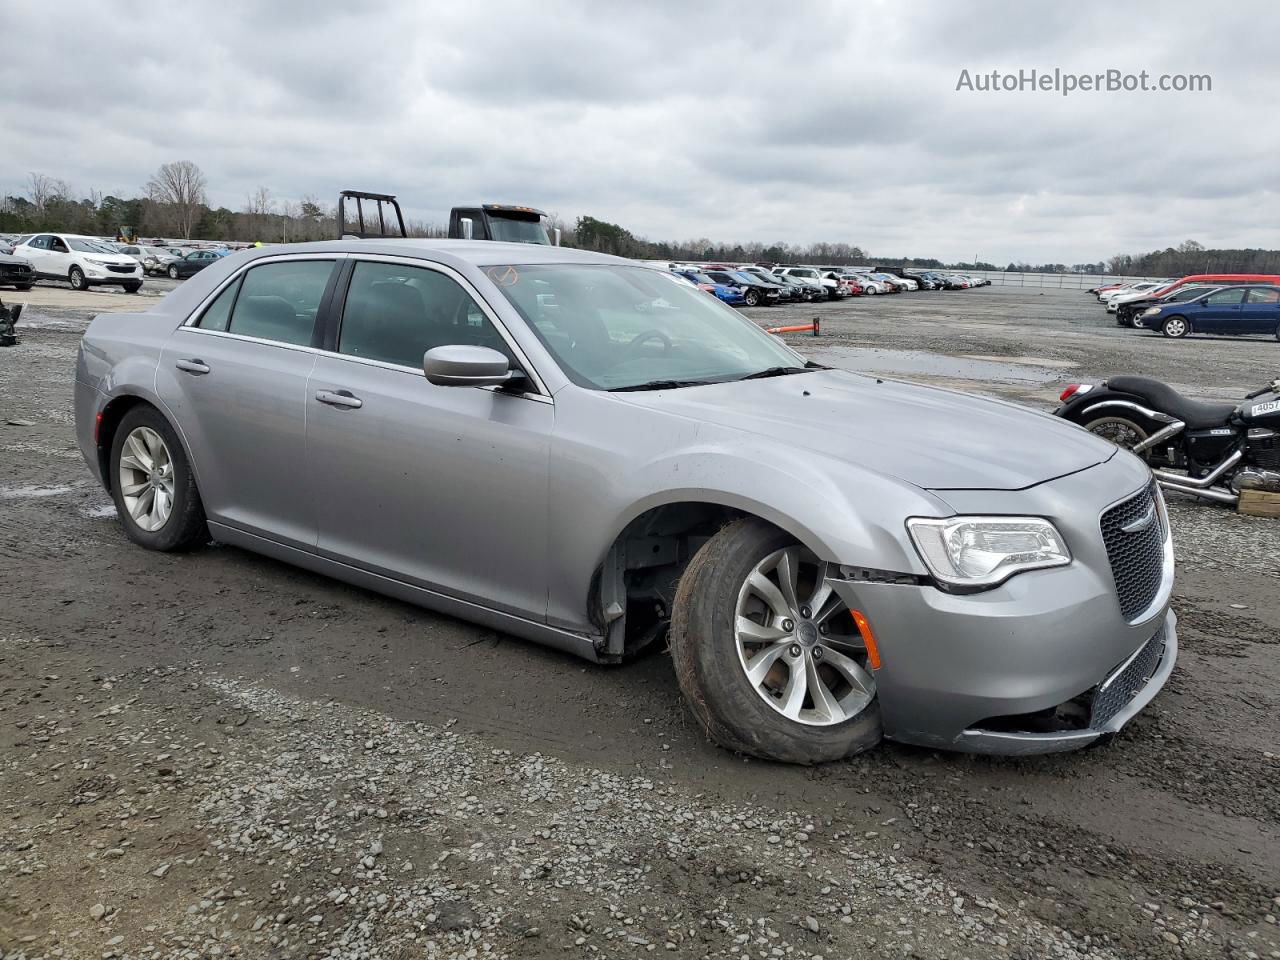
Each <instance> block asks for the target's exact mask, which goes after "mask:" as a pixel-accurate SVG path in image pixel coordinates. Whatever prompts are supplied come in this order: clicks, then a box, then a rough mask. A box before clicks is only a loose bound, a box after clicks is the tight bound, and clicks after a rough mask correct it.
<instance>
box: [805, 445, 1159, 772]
mask: <svg viewBox="0 0 1280 960" xmlns="http://www.w3.org/2000/svg"><path fill="white" fill-rule="evenodd" d="M1151 484H1152V481H1151V479H1150V472H1149V471H1148V470H1147V468H1146V467H1145V466H1144V465H1143V464H1142V463H1141V462H1140V461H1139V460H1138V459H1137V458H1136V457H1133V456H1131V455H1128V454H1116V455H1115V456H1113V457H1112V458H1111V459H1110V460H1109V461H1107V462H1105V463H1103V464H1100V465H1097V466H1095V467H1092V468H1089V469H1086V470H1082V471H1079V472H1077V473H1075V474H1070V475H1068V476H1065V477H1060V478H1058V479H1057V480H1053V481H1049V482H1046V483H1042V484H1039V485H1037V486H1034V487H1030V488H1027V489H1025V490H1012V491H999V492H995V491H978V490H948V491H939V492H938V495H939V496H940V498H943V499H944V500H945V502H946V503H947V504H948V505H949V506H950V507H952V508H953V509H954V510H955V511H956V513H959V514H982V513H984V512H986V513H991V512H995V513H1003V514H1008V515H1015V516H1041V517H1046V518H1048V519H1050V520H1051V521H1052V522H1053V523H1054V524H1055V526H1056V527H1057V528H1058V530H1059V532H1060V533H1061V534H1062V535H1063V536H1064V538H1065V539H1066V542H1067V543H1068V545H1069V546H1070V548H1071V551H1072V562H1071V563H1069V564H1067V565H1066V566H1061V567H1056V568H1051V569H1044V570H1033V571H1028V572H1025V573H1021V574H1018V575H1016V576H1013V577H1011V578H1010V579H1008V580H1007V581H1005V582H1004V583H1003V584H1001V585H1000V586H998V587H995V588H993V589H989V590H985V591H981V592H978V593H967V594H959V593H948V592H945V591H943V590H941V589H939V588H938V587H937V586H935V585H933V584H932V582H930V581H921V580H920V579H918V578H915V577H905V576H900V577H897V578H896V581H897V582H889V581H890V580H891V579H894V578H884V577H880V578H878V579H877V580H876V581H875V582H871V581H869V580H868V579H836V578H833V579H831V580H830V581H829V582H830V584H831V586H832V587H833V589H834V590H835V591H836V593H837V594H839V596H840V598H841V599H842V600H843V601H844V604H845V605H846V606H847V607H848V608H850V609H852V610H857V611H859V612H861V613H862V614H863V616H864V617H865V618H866V621H867V623H868V624H869V626H870V629H871V631H872V633H873V635H874V640H875V644H876V647H877V649H878V653H879V660H880V665H879V667H878V668H877V669H875V671H874V676H875V680H876V688H877V694H878V697H879V701H880V715H881V721H882V724H883V727H884V733H885V736H886V737H888V738H890V739H893V740H899V741H902V742H907V743H915V744H920V745H924V746H932V747H941V748H946V749H951V750H963V751H969V752H980V753H1005V754H1021V753H1052V752H1056V751H1062V750H1071V749H1074V748H1076V747H1080V746H1084V745H1085V744H1087V743H1090V742H1093V741H1095V740H1097V739H1099V738H1101V737H1104V736H1106V735H1108V734H1112V733H1115V732H1116V731H1118V730H1119V729H1120V728H1121V727H1122V726H1124V724H1125V723H1127V722H1128V721H1129V720H1130V719H1131V718H1132V717H1133V716H1134V715H1135V714H1136V713H1137V712H1138V711H1139V710H1141V709H1142V708H1143V707H1144V706H1145V705H1146V704H1147V703H1148V702H1150V700H1151V699H1152V698H1153V697H1154V696H1155V695H1156V693H1157V692H1159V690H1160V688H1161V687H1162V686H1163V685H1164V683H1165V681H1166V680H1167V679H1168V677H1169V674H1170V672H1171V671H1172V669H1173V665H1174V661H1175V660H1176V659H1177V651H1178V638H1177V617H1176V616H1175V615H1174V614H1173V612H1172V611H1170V609H1169V598H1170V596H1171V594H1172V590H1173V582H1174V565H1173V564H1174V561H1173V549H1172V542H1171V540H1170V538H1169V533H1168V527H1167V520H1166V519H1164V514H1163V508H1162V507H1160V508H1159V513H1158V514H1157V516H1159V517H1160V518H1161V519H1160V521H1159V522H1160V523H1161V524H1163V527H1162V529H1163V531H1164V534H1163V537H1162V538H1161V541H1160V548H1159V553H1158V554H1157V555H1153V554H1151V553H1150V552H1148V553H1147V554H1145V557H1146V558H1149V559H1144V558H1142V557H1137V555H1135V554H1134V553H1132V552H1131V551H1133V550H1137V549H1139V546H1138V545H1136V544H1133V543H1126V542H1124V541H1122V542H1119V543H1116V544H1114V546H1115V547H1116V549H1117V550H1118V551H1119V552H1118V553H1117V554H1116V562H1117V563H1119V564H1120V565H1121V566H1120V567H1113V560H1112V555H1111V553H1110V551H1109V549H1108V546H1107V543H1106V541H1105V538H1104V534H1103V532H1102V529H1101V525H1102V521H1103V518H1104V517H1105V516H1107V515H1111V516H1114V514H1112V513H1111V511H1113V509H1117V508H1119V507H1120V505H1121V504H1124V503H1126V502H1128V501H1130V500H1131V499H1133V498H1134V497H1135V496H1138V495H1139V494H1141V492H1142V491H1143V490H1144V489H1148V490H1153V489H1154V488H1153V487H1152V486H1151ZM1126 490H1127V491H1129V492H1128V493H1126V494H1124V495H1123V496H1117V493H1118V492H1120V491H1126ZM1158 505H1159V501H1157V506H1158ZM1112 529H1114V528H1112ZM1132 535H1133V536H1139V535H1140V534H1138V533H1136V532H1135V533H1133V534H1132ZM1112 536H1113V539H1114V537H1115V536H1116V534H1114V533H1113V534H1112ZM1141 549H1144V550H1148V551H1149V550H1150V547H1148V546H1143V547H1141ZM1135 558H1136V559H1135ZM1135 563H1137V564H1138V566H1135ZM1157 563H1158V566H1155V567H1153V566H1152V564H1157ZM1143 564H1145V566H1144V565H1143ZM1157 572H1158V578H1159V579H1158V580H1157V581H1152V580H1150V579H1141V580H1139V581H1135V579H1134V578H1135V577H1140V578H1149V577H1150V576H1153V575H1155V574H1156V573H1157ZM851 575H852V574H851ZM1117 577H1120V578H1121V579H1122V581H1123V583H1124V585H1125V589H1126V591H1127V593H1126V596H1128V597H1129V598H1130V600H1129V602H1130V603H1133V602H1135V600H1134V594H1133V593H1132V591H1131V588H1132V587H1133V586H1134V584H1135V582H1140V583H1142V584H1147V585H1150V588H1151V589H1152V591H1153V592H1152V594H1151V597H1150V599H1149V600H1148V601H1147V603H1146V605H1145V606H1144V607H1143V608H1142V609H1141V610H1137V611H1134V612H1133V613H1131V614H1130V613H1127V612H1126V610H1127V608H1125V607H1123V606H1122V602H1121V599H1120V595H1119V593H1118V585H1117ZM1139 596H1140V595H1139ZM1144 599H1145V598H1144ZM1117 698H1118V699H1117Z"/></svg>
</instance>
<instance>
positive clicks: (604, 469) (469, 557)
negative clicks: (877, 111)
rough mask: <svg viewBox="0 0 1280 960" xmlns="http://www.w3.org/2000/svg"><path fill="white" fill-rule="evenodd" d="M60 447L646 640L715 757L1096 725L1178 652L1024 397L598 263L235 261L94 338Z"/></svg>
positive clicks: (269, 525) (393, 589) (465, 606)
mask: <svg viewBox="0 0 1280 960" xmlns="http://www.w3.org/2000/svg"><path fill="white" fill-rule="evenodd" d="M75 396H76V419H77V426H78V436H79V442H80V446H81V449H82V451H83V454H84V457H85V460H86V461H87V463H88V465H89V468H90V470H91V471H92V472H93V473H94V475H95V476H96V477H97V478H98V479H99V480H100V481H101V482H102V483H103V484H104V485H105V486H106V488H107V489H108V490H109V491H110V492H111V494H112V496H113V497H114V498H115V501H116V504H117V507H118V510H119V514H120V517H121V522H122V524H123V527H124V531H125V533H126V534H127V535H128V536H129V537H130V538H131V539H132V540H134V541H135V542H137V543H139V544H141V545H142V546H144V547H148V548H151V549H155V550H185V549H192V548H195V547H198V546H199V545H201V544H203V543H205V542H207V541H208V540H209V539H210V538H211V537H212V538H216V539H217V540H219V541H222V542H225V543H228V544H233V545H236V546H239V547H242V548H244V549H247V550H252V551H256V552H259V553H263V554H267V555H270V556H273V557H277V558H280V559H283V560H286V561H288V562H291V563H295V564H297V565H299V566H302V567H306V568H308V569H311V570H315V571H319V572H322V573H325V574H328V575H330V576H333V577H336V578H339V579H342V580H346V581H349V582H351V583H355V584H359V585H362V586H364V587H367V588H369V589H373V590H377V591H381V592H383V593H386V594H390V595H393V596H396V597H400V598H403V599H405V600H409V601H411V602H414V603H418V604H421V605H423V606H426V607H430V608H433V609H436V610H441V611H445V612H447V613H451V614H454V615H456V616H460V617H464V618H467V619H469V620H472V621H475V622H477V623H481V624H485V625H487V626H489V627H492V628H495V629H500V630H504V631H506V632H508V633H511V634H515V635H518V636H520V637H524V638H528V639H530V640H533V641H537V642H540V643H545V644H550V645H552V646H555V647H558V648H561V649H563V650H567V651H570V652H572V653H574V654H577V655H579V656H581V657H584V658H586V659H588V660H591V661H594V662H597V663H619V662H621V661H624V660H626V659H628V658H629V657H632V656H634V655H636V654H637V653H639V652H640V651H641V650H643V649H645V648H646V647H650V646H653V645H657V644H660V643H662V642H663V641H664V640H665V641H666V642H667V643H668V644H669V646H670V650H671V655H672V659H673V661H674V666H675V674H676V677H677V679H678V682H679V684H680V686H681V688H682V690H683V691H684V693H685V694H686V697H687V699H688V702H689V706H690V709H691V710H692V712H693V713H694V715H695V716H696V717H697V719H698V720H699V721H700V722H701V723H702V725H703V726H704V727H705V729H706V730H707V731H708V733H709V734H710V735H711V736H713V737H714V738H715V739H716V740H717V741H719V742H720V743H721V744H723V745H725V746H726V747H728V748H730V749H733V750H737V751H741V752H744V753H749V754H753V755H756V756H761V757H768V758H773V759H779V760H785V761H795V762H805V763H808V762H815V761H820V760H829V759H835V758H839V757H843V756H847V755H849V754H851V753H855V752H857V751H859V750H863V749H866V748H868V747H871V746H872V745H874V744H875V743H877V742H878V741H879V740H880V738H881V737H882V736H883V737H889V738H893V739H896V740H900V741H907V742H912V743H919V744H927V745H931V746H938V747H945V748H952V749H959V750H970V751H986V752H1000V753H1035V752H1050V751H1056V750H1065V749H1070V748H1073V747H1077V746H1080V745H1083V744H1086V743H1089V742H1091V741H1094V740H1097V739H1099V738H1100V737H1103V736H1105V735H1108V734H1111V733H1114V732H1115V731H1117V730H1119V729H1120V727H1121V726H1122V725H1123V724H1124V723H1125V722H1126V721H1128V720H1129V719H1130V718H1131V717H1132V716H1133V715H1134V714H1136V713H1137V712H1138V711H1139V710H1140V709H1141V708H1142V707H1143V706H1144V705H1145V704H1146V703H1147V702H1148V701H1150V700H1151V698H1152V697H1153V696H1155V694H1156V693H1157V692H1158V690H1159V689H1160V687H1161V686H1162V685H1163V684H1164V682H1165V680H1166V679H1167V678H1168V676H1169V673H1170V671H1171V670H1172V668H1173V663H1174V660H1175V657H1176V652H1177V638H1176V634H1175V629H1174V626H1175V618H1174V616H1173V614H1172V612H1170V610H1169V608H1168V606H1169V596H1170V593H1171V590H1172V584H1173V554H1172V547H1171V544H1170V537H1169V525H1168V521H1167V519H1166V517H1165V512H1164V505H1163V502H1162V501H1161V499H1160V494H1159V492H1158V490H1157V489H1156V488H1155V487H1154V486H1153V484H1152V482H1151V477H1150V474H1149V472H1148V471H1147V468H1146V467H1145V466H1144V465H1143V464H1142V463H1141V462H1140V461H1139V460H1138V459H1137V458H1136V457H1133V456H1131V455H1130V454H1128V453H1126V452H1123V451H1120V450H1118V449H1117V448H1116V447H1114V446H1112V445H1111V444H1109V443H1107V442H1105V441H1103V440H1101V439H1099V438H1097V437H1094V436H1091V435H1090V434H1088V433H1086V432H1085V431H1083V430H1080V429H1079V428H1077V427H1075V426H1072V425H1070V424H1066V423H1063V422H1062V421H1060V420H1056V419H1054V418H1052V417H1049V416H1044V415H1040V414H1037V413H1033V412H1030V411H1027V410H1025V409H1022V408H1019V407H1016V406H1013V405H1010V404H1005V403H1000V402H997V401H993V400H986V399H979V398H975V397H971V396H966V395H962V394H957V393H951V392H947V391H942V390H937V389H932V388H926V387H920V386H912V385H908V384H904V383H896V382H892V381H888V380H883V379H877V378H869V377H863V376H859V375H856V374H853V373H848V372H844V371H839V370H831V369H826V368H824V367H822V366H820V365H818V364H815V363H812V362H806V360H805V359H804V358H803V357H801V356H800V355H798V354H797V353H795V352H794V351H792V350H791V349H790V348H788V347H787V346H786V345H785V344H783V343H782V342H781V341H779V340H777V339H775V338H774V337H771V336H769V335H767V334H765V333H763V332H762V331H761V330H760V329H759V328H758V327H756V326H755V325H754V324H753V323H752V322H751V321H749V320H747V319H745V318H743V317H741V316H740V315H738V314H737V313H735V312H734V311H733V310H731V309H729V308H727V307H725V306H723V305H722V304H720V303H719V302H718V301H716V300H715V298H713V297H710V296H708V295H706V294H704V293H703V292H701V291H699V290H697V289H696V288H693V287H690V286H689V285H688V284H686V283H683V282H681V281H679V280H678V279H677V278H674V277H672V276H669V275H667V274H666V273H664V272H662V271H657V270H653V269H649V268H647V267H644V266H641V265H638V264H635V263H632V262H629V261H625V260H620V259H617V258H613V257H607V256H601V255H596V254H590V253H583V252H578V251H572V250H566V249H561V248H557V247H539V246H531V245H525V244H504V243H495V242H485V241H414V240H349V241H334V242H325V243H312V244H298V245H293V246H289V247H271V248H265V249H259V250H251V251H246V252H243V253H239V254H235V255H232V256H229V257H227V258H225V259H223V260H221V261H219V262H218V263H216V264H214V265H213V266H210V267H209V268H208V269H207V270H205V271H203V272H201V273H199V274H198V275H196V276H195V277H194V278H193V279H192V280H190V281H189V282H188V283H186V284H185V285H183V286H182V287H181V288H180V289H178V290H177V291H175V292H174V293H172V294H171V295H170V296H169V297H167V298H166V299H164V300H163V301H161V302H160V303H159V304H157V305H156V306H155V307H153V308H152V309H151V310H149V311H147V312H144V313H138V314H119V313H116V314H107V315H104V316H101V317H98V318H97V319H96V320H94V322H93V324H92V325H91V326H90V328H89V330H88V333H87V334H86V335H85V337H84V341H83V343H82V345H81V349H80V355H79V362H78V365H77V370H76V385H75Z"/></svg>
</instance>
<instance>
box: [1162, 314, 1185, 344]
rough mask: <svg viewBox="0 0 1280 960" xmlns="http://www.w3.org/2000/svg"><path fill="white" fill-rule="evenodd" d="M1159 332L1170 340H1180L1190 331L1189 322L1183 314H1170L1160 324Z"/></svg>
mask: <svg viewBox="0 0 1280 960" xmlns="http://www.w3.org/2000/svg"><path fill="white" fill-rule="evenodd" d="M1160 332H1161V333H1163V334H1164V335H1165V336H1166V337H1168V338H1169V339H1170V340H1181V339H1182V338H1183V337H1185V336H1186V335H1187V334H1188V333H1190V332H1191V324H1189V323H1188V322H1187V318H1186V317H1183V316H1177V315H1175V316H1172V317H1169V318H1168V319H1167V320H1165V322H1164V323H1162V324H1161V325H1160Z"/></svg>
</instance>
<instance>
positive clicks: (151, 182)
mask: <svg viewBox="0 0 1280 960" xmlns="http://www.w3.org/2000/svg"><path fill="white" fill-rule="evenodd" d="M550 219H551V224H552V226H553V227H559V228H560V230H561V234H562V242H563V243H564V244H565V245H566V246H571V247H578V248H581V249H584V250H594V251H597V252H600V253H611V254H614V255H616V256H621V257H632V258H636V259H641V260H672V261H685V260H687V261H703V262H708V261H710V262H714V261H718V260H723V261H726V262H735V263H746V262H769V263H796V262H801V263H829V264H833V265H840V266H864V265H872V264H875V263H884V264H891V265H905V266H910V267H914V268H918V269H930V268H932V269H955V270H985V271H997V270H1000V269H1002V268H1000V267H998V266H996V265H995V264H994V263H987V262H985V261H980V260H979V261H973V262H963V261H961V262H954V263H944V262H943V261H941V260H938V259H935V258H932V257H901V256H893V257H878V256H873V255H872V254H870V253H868V252H867V251H866V250H864V249H863V248H862V247H860V246H857V245H856V244H852V243H844V242H836V243H831V242H821V243H811V244H807V245H799V244H790V243H785V242H783V241H775V242H773V243H762V242H759V241H751V242H746V243H726V242H721V241H713V240H709V239H707V238H706V237H700V238H697V239H692V240H676V241H666V240H657V241H653V240H646V239H644V238H643V237H637V236H636V235H635V234H633V233H632V232H631V231H630V230H628V229H627V228H626V227H623V226H621V225H619V224H616V223H609V222H607V221H604V220H598V219H596V218H595V217H590V216H582V217H578V218H577V220H576V222H575V223H574V224H573V225H572V226H570V225H568V224H565V223H563V222H562V221H561V220H560V218H559V217H558V216H556V215H554V214H552V215H551V218H550ZM126 227H128V228H130V229H131V230H132V231H133V232H134V233H135V234H136V235H137V236H140V237H144V238H147V237H164V238H171V239H180V240H212V241H241V242H249V243H252V242H254V241H261V242H263V243H296V242H300V241H304V240H328V239H332V238H333V237H335V236H337V235H338V225H337V209H336V207H335V206H332V205H329V204H325V203H322V202H321V201H320V200H319V199H318V198H317V197H315V196H305V197H303V198H302V199H301V200H290V199H285V198H281V197H277V196H276V195H275V194H274V193H273V192H272V191H271V189H270V188H268V187H265V186H260V187H258V188H257V189H255V190H254V191H253V192H252V193H250V194H249V195H248V196H246V197H245V202H244V204H243V205H242V206H241V208H240V209H238V210H232V209H230V208H229V207H225V206H218V207H213V206H210V204H209V200H208V192H207V181H206V178H205V175H204V172H203V171H202V170H201V169H200V168H199V167H198V166H197V165H196V164H194V163H192V162H191V161H190V160H177V161H174V162H172V163H166V164H162V165H161V166H160V167H159V169H157V170H156V172H155V173H154V174H153V175H152V176H151V178H150V179H148V180H147V182H146V184H145V185H144V186H143V188H142V190H141V191H140V193H139V194H138V195H137V196H132V197H117V196H114V195H111V194H103V193H102V192H101V191H97V190H90V191H89V192H88V195H87V196H83V195H82V196H79V197H78V198H77V195H76V192H75V191H74V190H73V189H72V188H71V186H70V185H69V184H68V183H67V182H66V181H65V180H61V179H58V178H56V177H52V176H49V175H48V174H44V173H32V174H31V175H30V176H29V177H28V179H27V188H26V192H25V194H22V195H11V196H6V197H3V198H0V231H3V232H7V233H31V232H33V231H36V230H56V231H61V232H65V233H83V234H89V235H92V236H118V235H119V234H120V231H121V230H122V229H123V228H126ZM405 228H406V230H407V231H408V233H409V235H410V236H413V237H443V236H445V235H446V234H447V231H446V229H445V227H444V226H443V225H440V224H436V223H432V222H428V221H406V222H405ZM1003 269H1004V270H1006V271H1009V272H1020V273H1037V272H1038V273H1088V274H1103V273H1110V274H1118V275H1127V276H1160V277H1164V276H1169V277H1174V276H1185V275H1187V274H1193V273H1280V250H1261V249H1246V250H1234V249H1219V250H1212V249H1207V248H1205V247H1203V246H1202V245H1201V244H1199V243H1197V242H1196V241H1194V240H1188V241H1186V242H1185V243H1182V244H1180V245H1179V246H1177V247H1169V248H1167V249H1165V250H1155V251H1152V252H1150V253H1140V254H1117V255H1116V256H1114V257H1112V258H1110V260H1106V261H1098V262H1096V263H1076V264H1071V265H1067V264H1063V263H1043V264H1035V265H1033V264H1029V263H1017V262H1010V263H1009V264H1008V265H1007V266H1006V267H1004V268H1003Z"/></svg>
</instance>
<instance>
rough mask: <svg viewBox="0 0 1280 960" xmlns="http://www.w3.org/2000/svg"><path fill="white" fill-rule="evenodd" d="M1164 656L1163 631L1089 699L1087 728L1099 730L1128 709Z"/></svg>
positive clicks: (1162, 629) (1104, 682)
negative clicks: (1090, 707)
mask: <svg viewBox="0 0 1280 960" xmlns="http://www.w3.org/2000/svg"><path fill="white" fill-rule="evenodd" d="M1163 657H1164V628H1161V630H1160V632H1159V633H1157V634H1156V635H1155V636H1154V637H1152V638H1151V639H1150V640H1148V641H1147V642H1146V643H1145V644H1144V645H1143V646H1142V648H1141V649H1140V650H1139V651H1138V653H1137V655H1136V656H1134V657H1133V659H1131V660H1129V662H1128V663H1125V664H1124V665H1123V666H1121V667H1120V669H1119V670H1118V671H1117V672H1115V673H1113V674H1112V675H1111V676H1109V677H1108V678H1107V679H1106V680H1105V681H1103V683H1102V686H1100V687H1099V688H1098V692H1097V693H1096V694H1094V697H1093V711H1092V714H1091V715H1090V717H1089V726H1091V727H1100V726H1104V725H1105V724H1107V723H1108V722H1109V721H1110V720H1111V718H1112V717H1114V716H1115V715H1116V714H1117V713H1119V712H1120V711H1121V710H1123V709H1124V708H1125V707H1126V706H1128V704H1129V701H1130V700H1132V699H1133V697H1134V695H1135V694H1136V693H1137V692H1138V691H1139V690H1141V689H1142V688H1143V687H1145V686H1146V685H1147V683H1148V682H1149V681H1150V680H1151V677H1152V675H1153V674H1154V673H1155V672H1156V669H1157V668H1158V667H1159V666H1160V661H1161V659H1163Z"/></svg>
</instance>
